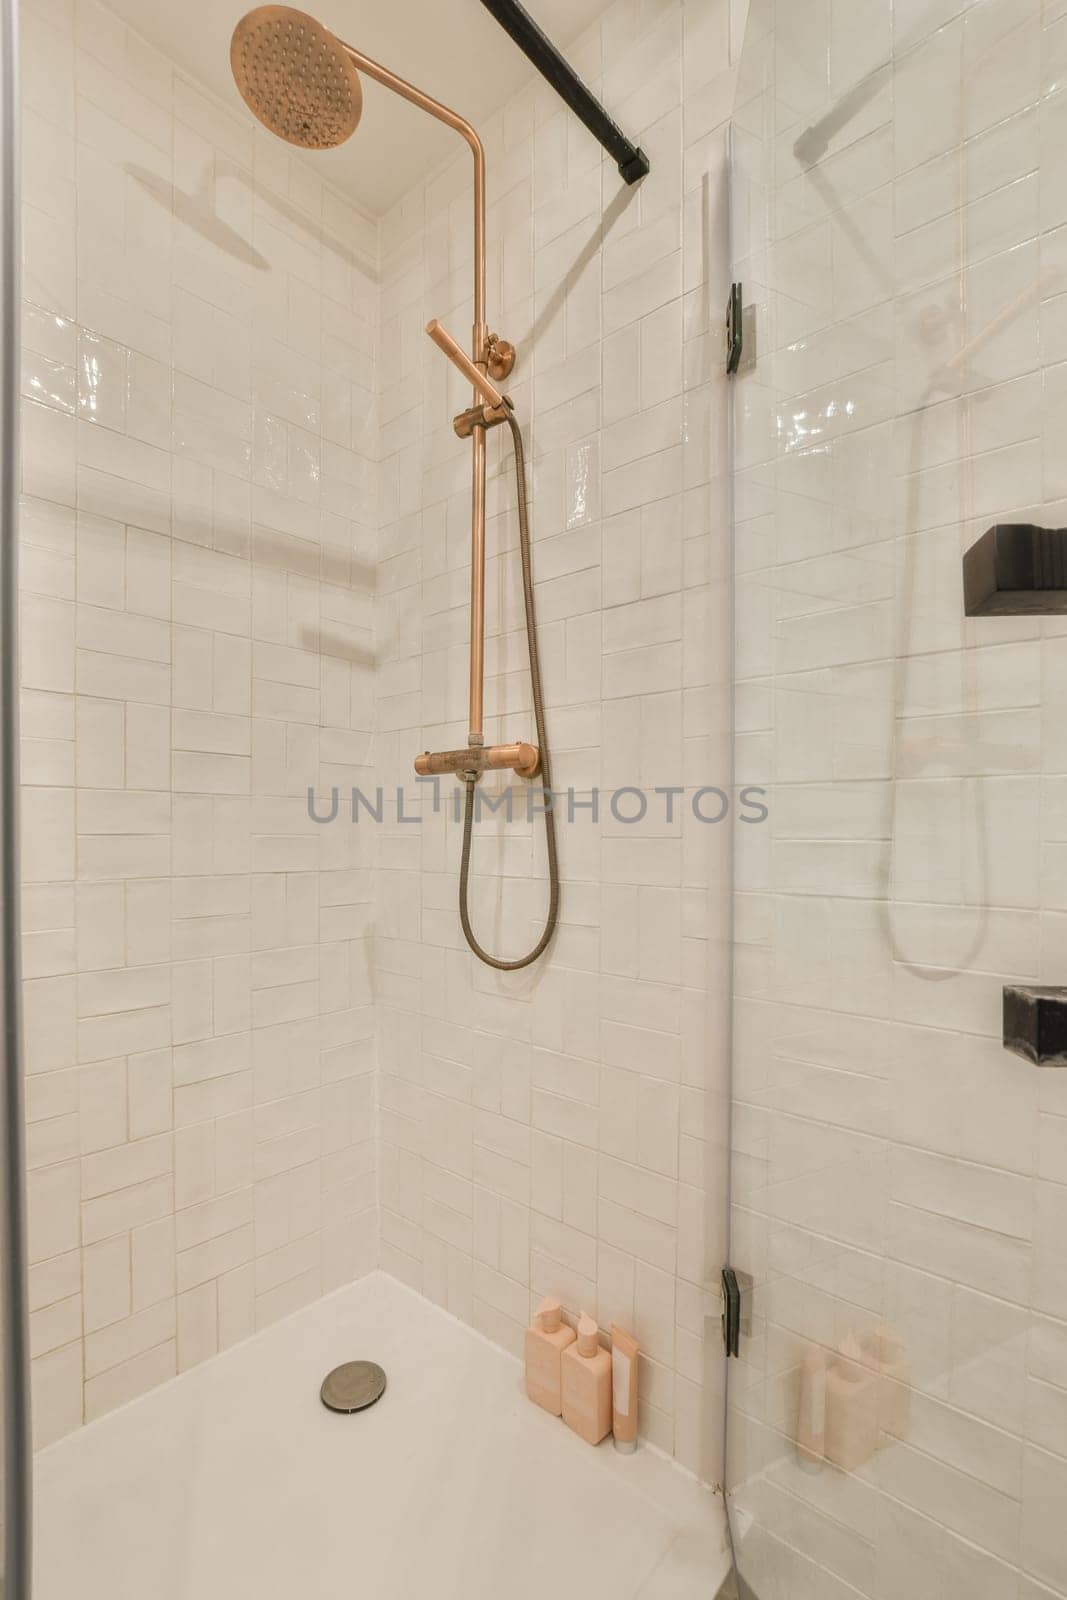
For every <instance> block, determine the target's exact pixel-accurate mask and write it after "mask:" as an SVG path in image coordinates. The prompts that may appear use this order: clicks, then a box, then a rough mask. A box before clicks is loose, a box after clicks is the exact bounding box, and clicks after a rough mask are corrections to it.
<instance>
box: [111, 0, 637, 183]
mask: <svg viewBox="0 0 1067 1600" xmlns="http://www.w3.org/2000/svg"><path fill="white" fill-rule="evenodd" d="M111 3H112V5H113V7H114V9H115V10H116V11H118V12H119V13H120V14H121V15H122V16H123V17H125V19H126V21H127V22H128V23H129V24H130V26H131V27H133V28H136V29H137V31H138V32H139V33H141V34H143V35H144V36H145V37H146V38H147V39H148V40H150V42H151V43H152V44H154V45H156V46H157V47H158V48H159V49H160V50H162V51H163V52H164V53H165V54H166V55H168V56H170V57H171V59H172V60H174V61H176V62H177V63H178V64H179V65H180V66H182V67H184V68H185V69H186V71H188V72H190V73H191V74H192V75H193V76H194V77H196V78H198V79H200V81H201V82H203V83H206V84H207V85H208V86H209V87H210V88H212V89H214V90H215V91H216V93H218V94H220V95H222V96H223V97H224V98H225V100H226V101H227V103H228V104H230V105H232V106H233V107H234V109H235V110H239V109H242V108H241V101H240V97H239V95H238V93H237V90H236V89H235V88H234V84H233V79H232V77H231V76H230V35H231V34H232V32H233V29H234V25H235V24H236V23H237V21H238V20H239V19H240V18H241V17H242V16H243V15H244V13H245V12H246V11H247V10H248V9H249V7H250V5H251V4H252V3H253V0H183V3H182V4H181V5H175V4H174V0H111ZM303 9H304V10H307V11H313V12H314V13H315V15H316V16H317V17H318V18H319V19H320V21H322V22H324V23H325V25H326V26H327V27H328V28H331V29H332V30H333V31H334V32H336V33H337V34H339V35H340V37H341V38H342V39H347V40H348V41H349V42H350V43H351V44H354V45H355V46H356V48H357V49H358V50H362V51H363V52H364V53H365V54H367V55H370V56H375V57H376V58H377V59H378V60H379V61H385V62H388V63H389V65H390V66H392V67H393V68H394V69H395V70H396V71H398V72H400V73H402V74H403V76H404V77H406V78H408V79H410V80H411V81H412V82H414V83H417V84H418V85H419V86H420V88H423V89H425V90H426V91H427V92H428V93H429V94H432V95H434V96H436V97H438V98H439V99H442V100H444V101H445V102H446V103H447V104H451V105H458V106H462V107H463V113H464V115H465V116H467V117H469V118H470V120H471V121H472V122H474V123H475V124H476V125H484V123H485V121H486V119H487V118H488V117H489V116H491V115H492V113H493V112H494V111H497V110H499V108H500V107H501V106H502V105H504V104H505V102H506V101H507V99H508V97H509V96H510V95H512V94H513V93H514V92H515V91H516V90H517V89H518V88H519V87H520V86H521V85H522V84H523V83H525V82H526V81H527V80H528V79H529V78H530V77H531V76H532V73H533V69H532V68H531V66H530V64H529V62H528V61H527V60H526V59H525V57H524V56H523V55H522V54H521V52H520V51H519V50H518V49H517V47H516V46H515V45H514V44H513V43H512V42H511V40H510V39H509V38H508V37H507V35H506V34H505V32H504V30H503V29H502V28H501V27H500V26H499V24H498V23H496V22H494V21H493V18H492V17H491V16H490V15H489V13H488V12H487V11H486V9H485V7H484V6H483V5H482V4H481V3H480V0H373V3H372V0H315V3H314V5H311V4H307V3H306V0H305V3H304V5H303ZM527 9H528V10H529V11H530V12H531V13H532V15H533V16H534V17H535V18H536V20H537V22H538V23H539V24H540V26H541V27H542V28H544V30H545V32H546V33H547V34H548V35H549V36H550V38H552V39H553V40H554V41H555V42H556V43H557V44H558V45H560V47H561V48H566V47H567V45H569V44H570V43H571V42H572V41H573V40H574V39H576V38H577V37H578V35H579V34H580V33H582V32H583V30H584V29H585V28H586V27H588V25H589V23H590V22H591V21H593V19H594V18H595V17H597V16H599V15H600V13H601V12H602V11H604V10H606V4H605V0H528V4H527ZM364 93H365V106H364V112H363V121H362V124H361V129H360V136H359V138H358V139H352V140H350V141H349V143H348V144H346V145H343V146H342V147H341V148H340V149H338V150H330V151H323V152H321V153H320V152H316V153H315V154H313V155H310V156H308V157H306V158H304V159H307V160H310V161H313V162H314V164H315V165H316V167H318V168H319V169H320V170H322V171H323V172H326V173H327V174H328V175H329V177H330V179H331V181H333V182H334V183H337V184H339V185H342V186H343V187H345V188H346V189H347V190H348V191H349V193H351V195H352V196H353V198H354V199H356V200H358V202H359V203H360V204H361V205H362V206H363V207H365V208H366V209H367V210H368V211H372V212H378V213H380V212H384V211H388V210H389V208H390V206H392V205H394V204H395V203H396V201H398V200H399V199H400V198H401V196H402V195H404V194H406V193H407V191H408V189H410V188H411V186H412V185H413V184H414V183H415V182H416V181H417V179H418V178H419V177H420V176H421V175H422V174H423V173H424V172H426V171H427V169H428V168H432V167H434V166H436V165H437V163H438V162H439V161H440V160H441V159H442V158H443V157H444V156H446V155H448V154H451V153H453V152H454V150H455V144H456V141H455V139H454V137H453V136H452V135H451V134H450V133H449V131H448V129H447V128H442V127H440V126H439V125H437V124H435V123H433V122H431V121H430V120H429V119H428V118H426V117H423V116H420V115H419V113H418V112H417V111H415V110H414V109H413V108H412V107H411V106H408V105H405V104H404V103H403V102H402V101H400V100H398V99H397V98H396V96H395V95H392V94H390V93H389V92H388V91H387V90H385V89H382V88H381V87H380V86H379V85H378V84H376V83H370V82H368V83H366V84H365V85H364Z"/></svg>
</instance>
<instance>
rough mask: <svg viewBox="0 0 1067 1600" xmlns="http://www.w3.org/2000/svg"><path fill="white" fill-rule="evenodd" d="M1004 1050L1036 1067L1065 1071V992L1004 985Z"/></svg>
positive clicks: (1066, 996) (1066, 1048)
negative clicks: (1057, 1068)
mask: <svg viewBox="0 0 1067 1600" xmlns="http://www.w3.org/2000/svg"><path fill="white" fill-rule="evenodd" d="M1004 1048H1005V1050H1014V1052H1015V1054H1016V1055H1017V1056H1022V1057H1023V1059H1024V1060H1026V1061H1032V1062H1033V1063H1034V1065H1035V1066H1038V1067H1067V989H1062V988H1056V987H1053V986H1044V987H1042V986H1038V985H1030V984H1021V983H1020V984H1005V986H1004Z"/></svg>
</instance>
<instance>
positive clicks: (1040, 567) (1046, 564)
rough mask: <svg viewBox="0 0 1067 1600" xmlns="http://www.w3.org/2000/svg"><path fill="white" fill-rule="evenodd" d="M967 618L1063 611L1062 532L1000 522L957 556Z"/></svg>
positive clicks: (1066, 559) (1065, 532)
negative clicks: (961, 576)
mask: <svg viewBox="0 0 1067 1600" xmlns="http://www.w3.org/2000/svg"><path fill="white" fill-rule="evenodd" d="M963 606H964V611H965V612H966V614H967V616H969V617H1049V616H1058V615H1060V614H1062V613H1063V612H1065V611H1067V528H1039V527H1035V526H1034V524H1033V523H1031V522H1001V523H998V524H997V526H996V527H995V528H990V529H989V531H988V532H987V533H983V535H982V537H981V538H980V539H979V540H978V543H977V544H973V545H972V546H971V548H970V549H969V550H968V551H967V554H966V555H965V556H964V558H963Z"/></svg>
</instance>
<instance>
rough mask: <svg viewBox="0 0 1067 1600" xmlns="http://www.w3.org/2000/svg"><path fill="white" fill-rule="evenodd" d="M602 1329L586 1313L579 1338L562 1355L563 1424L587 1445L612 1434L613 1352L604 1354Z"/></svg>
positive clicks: (581, 1318)
mask: <svg viewBox="0 0 1067 1600" xmlns="http://www.w3.org/2000/svg"><path fill="white" fill-rule="evenodd" d="M598 1334H599V1329H598V1328H597V1325H596V1323H595V1322H594V1321H593V1319H592V1317H591V1316H589V1315H588V1313H587V1312H585V1311H583V1312H582V1315H581V1317H580V1319H579V1322H578V1338H577V1339H576V1341H575V1342H574V1344H572V1345H570V1346H568V1348H567V1349H566V1350H564V1352H563V1356H562V1359H561V1362H560V1365H561V1367H562V1374H563V1420H564V1422H565V1423H566V1424H567V1426H568V1427H570V1428H573V1429H574V1431H575V1433H576V1434H578V1436H579V1437H580V1438H582V1439H584V1440H585V1441H586V1443H587V1444H599V1443H600V1441H601V1439H603V1438H605V1437H606V1436H607V1435H608V1434H609V1433H610V1432H611V1352H610V1351H609V1350H602V1349H601V1347H600V1339H599V1337H598Z"/></svg>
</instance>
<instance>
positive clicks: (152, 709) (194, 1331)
mask: <svg viewBox="0 0 1067 1600" xmlns="http://www.w3.org/2000/svg"><path fill="white" fill-rule="evenodd" d="M22 11H23V70H24V80H23V83H24V99H25V113H24V130H25V258H26V259H25V277H24V293H25V302H26V303H25V314H24V339H25V380H24V395H25V405H24V413H23V415H24V423H23V426H24V465H23V491H24V500H23V549H22V575H23V588H24V596H23V618H22V628H23V657H22V677H23V685H24V700H23V735H24V744H23V760H24V767H23V777H24V784H25V789H24V797H23V819H24V879H25V900H24V916H25V929H26V932H25V963H26V1043H27V1058H28V1060H27V1064H28V1071H29V1082H28V1116H29V1159H30V1168H31V1171H30V1196H29V1198H30V1256H31V1291H32V1299H33V1323H32V1336H33V1355H34V1378H35V1383H34V1391H35V1402H36V1417H35V1420H36V1431H37V1437H38V1441H39V1442H45V1441H47V1440H50V1439H52V1438H55V1437H56V1436H57V1435H59V1434H61V1433H63V1432H64V1431H66V1430H67V1429H69V1428H71V1427H74V1426H75V1425H77V1424H78V1423H79V1422H80V1421H82V1419H83V1418H91V1417H94V1416H97V1415H99V1414H100V1413H101V1412H103V1411H106V1410H108V1409H109V1408H111V1407H113V1406H115V1405H117V1404H119V1403H120V1402H122V1401H123V1400H126V1399H128V1398H130V1397H131V1396H132V1395H134V1394H136V1393H138V1392H139V1391H141V1390H143V1389H145V1388H147V1387H149V1386H150V1385H152V1384H155V1383H158V1382H160V1381H161V1380H163V1379H164V1378H166V1377H168V1376H170V1375H171V1374H173V1373H174V1372H176V1371H178V1370H181V1369H183V1368H185V1367H187V1366H189V1365H191V1364H192V1363H194V1362H196V1361H200V1360H202V1359H204V1358H205V1357H206V1356H209V1355H211V1354H212V1353H213V1352H214V1351H215V1350H217V1349H220V1348H223V1347H225V1346H227V1345H229V1344H232V1343H233V1342H234V1341H236V1340H238V1339H241V1338H243V1337H244V1336H245V1335H246V1334H247V1333H249V1332H250V1331H252V1330H253V1329H255V1328H256V1327H259V1326H262V1325H264V1324H265V1323H266V1322H268V1321H270V1320H272V1319H273V1318H275V1317H277V1316H280V1315H282V1314H284V1313H285V1312H286V1311H289V1310H291V1309H292V1308H294V1307H296V1306H298V1305H301V1304H303V1303H304V1302H305V1301H307V1300H308V1299H310V1298H312V1297H314V1296H315V1295H317V1294H319V1293H321V1292H322V1291H324V1290H326V1289H328V1288H330V1287H332V1286H334V1285H336V1284H339V1283H342V1282H345V1281H347V1280H348V1279H350V1278H352V1277H354V1276H356V1275H357V1274H359V1273H360V1272H362V1271H365V1270H367V1269H368V1268H369V1267H371V1266H372V1265H373V1264H374V1261H375V1254H376V1193H375V1183H376V1178H375V1147H374V1132H375V1087H374V1024H373V995H372V988H371V982H370V976H369V973H370V959H369V949H370V934H371V929H372V925H373V918H374V908H373V898H372V876H371V870H370V868H371V854H370V847H369V844H368V842H367V841H366V840H361V839H360V837H359V836H358V835H357V834H356V832H355V830H354V829H347V830H342V829H337V830H333V831H331V832H327V831H326V830H323V829H319V828H317V827H315V825H314V824H312V823H311V822H309V820H308V819H307V817H306V812H305V799H304V795H305V791H306V788H307V785H308V784H309V783H314V784H320V783H329V782H349V783H350V782H352V781H357V780H358V781H366V779H365V774H367V773H369V763H370V761H371V759H372V754H373V745H372V733H373V727H374V716H373V712H374V694H373V673H374V649H375V644H374V617H373V592H374V559H375V514H376V508H375V468H374V456H375V451H376V447H377V425H378V424H377V366H376V349H377V324H378V282H377V260H378V228H377V224H376V223H374V222H372V221H368V220H367V219H366V218H364V217H363V216H361V215H360V214H359V212H358V211H357V210H356V209H355V208H354V207H353V206H352V205H351V204H350V203H349V202H348V201H347V200H346V199H345V198H344V197H343V196H341V195H339V194H337V193H335V192H334V191H332V190H331V189H330V188H328V187H327V186H325V185H323V184H321V183H320V182H319V181H318V179H317V176H316V174H315V173H314V172H313V170H312V169H311V168H310V167H309V166H307V165H302V164H300V163H299V162H298V161H296V160H294V159H293V158H291V157H290V156H289V154H288V153H287V151H286V149H285V147H284V146H282V145H281V144H280V143H278V142H276V141H272V140H271V139H270V138H269V137H268V136H267V135H266V134H261V133H260V132H258V131H256V130H255V129H254V126H253V124H252V121H251V119H250V118H248V117H245V116H238V115H237V114H235V113H233V112H231V110H230V109H229V108H228V107H224V106H223V105H221V104H220V103H219V102H217V101H216V100H214V99H212V98H211V97H209V96H208V95H206V94H205V93H204V92H203V91H202V90H201V89H200V88H199V87H198V86H197V85H196V84H194V83H192V82H190V81H188V80H187V79H186V78H185V77H183V76H182V75H181V74H180V73H179V72H177V71H176V70H175V69H173V68H172V66H171V64H170V63H169V62H168V61H166V60H164V59H163V58H162V57H160V56H158V55H157V54H156V53H155V52H154V51H153V50H151V49H149V48H148V46H146V45H145V44H144V42H143V41H142V40H141V39H139V38H138V37H137V36H136V35H135V34H134V33H132V32H130V31H128V30H127V29H126V28H125V26H124V25H123V24H122V23H120V22H119V21H118V20H117V19H116V18H115V17H114V16H113V15H112V14H111V13H109V12H108V11H106V10H104V9H102V8H100V7H99V6H97V5H95V4H93V3H91V0H77V3H70V0H29V3H27V4H26V5H24V6H23V8H22Z"/></svg>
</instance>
